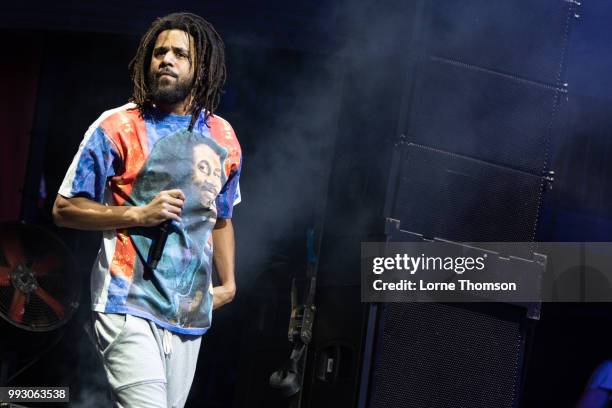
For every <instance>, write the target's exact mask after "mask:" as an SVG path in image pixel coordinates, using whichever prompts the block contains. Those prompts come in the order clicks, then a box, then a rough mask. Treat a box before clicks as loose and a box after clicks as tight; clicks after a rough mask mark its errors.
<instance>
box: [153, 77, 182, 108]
mask: <svg viewBox="0 0 612 408" xmlns="http://www.w3.org/2000/svg"><path fill="white" fill-rule="evenodd" d="M175 78H176V77H175ZM148 79H149V88H150V89H151V99H152V100H153V102H154V103H162V104H164V105H174V104H177V103H179V102H182V101H184V100H185V98H187V96H188V95H189V91H191V85H192V78H178V79H176V80H175V81H173V80H168V79H166V78H162V77H161V76H158V75H157V73H155V72H149V78H148Z"/></svg>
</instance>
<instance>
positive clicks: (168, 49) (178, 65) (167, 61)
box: [148, 30, 195, 105]
mask: <svg viewBox="0 0 612 408" xmlns="http://www.w3.org/2000/svg"><path fill="white" fill-rule="evenodd" d="M194 61H195V47H194V45H193V38H192V37H191V35H190V34H189V33H186V32H185V31H182V30H165V31H162V32H161V33H159V35H158V36H157V40H156V41H155V46H154V47H153V53H152V55H151V64H150V67H149V76H148V79H149V87H150V89H151V94H152V97H153V102H154V103H161V104H165V105H174V104H177V103H180V102H183V101H185V100H186V98H187V97H188V95H189V91H190V90H191V85H192V83H193V72H194V69H193V62H194Z"/></svg>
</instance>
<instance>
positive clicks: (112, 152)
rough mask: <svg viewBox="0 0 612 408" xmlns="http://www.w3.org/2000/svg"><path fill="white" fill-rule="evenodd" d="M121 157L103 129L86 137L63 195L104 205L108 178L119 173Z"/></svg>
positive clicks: (63, 188)
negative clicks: (83, 198) (82, 198)
mask: <svg viewBox="0 0 612 408" xmlns="http://www.w3.org/2000/svg"><path fill="white" fill-rule="evenodd" d="M120 160H121V159H120V155H119V153H118V151H117V149H116V147H115V146H114V145H113V143H112V142H111V141H110V139H109V138H108V137H107V136H106V134H105V133H104V131H103V130H102V129H101V128H100V127H96V128H94V129H93V130H92V131H90V132H87V134H85V138H84V139H83V141H82V142H81V145H80V146H79V150H78V152H77V154H76V155H75V156H74V159H73V160H72V164H71V165H70V168H69V169H68V172H67V173H66V176H65V177H64V181H63V182H62V185H61V187H60V189H59V192H58V193H59V195H61V196H63V197H66V198H72V197H85V198H88V199H90V200H94V201H97V202H99V203H102V202H103V200H104V191H105V189H106V183H107V179H108V178H109V177H112V176H114V175H115V174H116V169H118V167H119V163H120Z"/></svg>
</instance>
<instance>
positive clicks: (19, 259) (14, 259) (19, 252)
mask: <svg viewBox="0 0 612 408" xmlns="http://www.w3.org/2000/svg"><path fill="white" fill-rule="evenodd" d="M0 245H2V253H3V254H4V259H6V261H7V262H8V263H9V265H10V266H12V267H15V266H17V265H19V264H23V263H25V261H26V259H25V256H24V254H23V248H22V247H21V242H19V239H18V238H16V237H14V236H6V235H5V236H4V237H0Z"/></svg>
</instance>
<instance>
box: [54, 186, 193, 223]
mask: <svg viewBox="0 0 612 408" xmlns="http://www.w3.org/2000/svg"><path fill="white" fill-rule="evenodd" d="M184 203H185V195H184V194H183V192H182V191H181V190H178V189H175V190H165V191H162V192H160V193H159V194H157V195H156V196H155V198H153V200H151V202H150V203H148V204H146V205H143V206H139V207H133V206H125V205H116V206H112V205H110V206H109V205H103V204H100V203H97V202H95V201H93V200H90V199H88V198H85V197H73V198H65V197H62V196H61V195H58V196H57V198H56V199H55V204H54V205H53V220H54V221H55V223H56V224H57V225H59V226H60V227H68V228H76V229H82V230H91V231H104V230H113V229H120V228H131V227H151V226H155V225H159V224H161V223H162V222H164V221H166V220H176V221H180V220H181V218H180V215H181V212H182V210H183V205H184Z"/></svg>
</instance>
